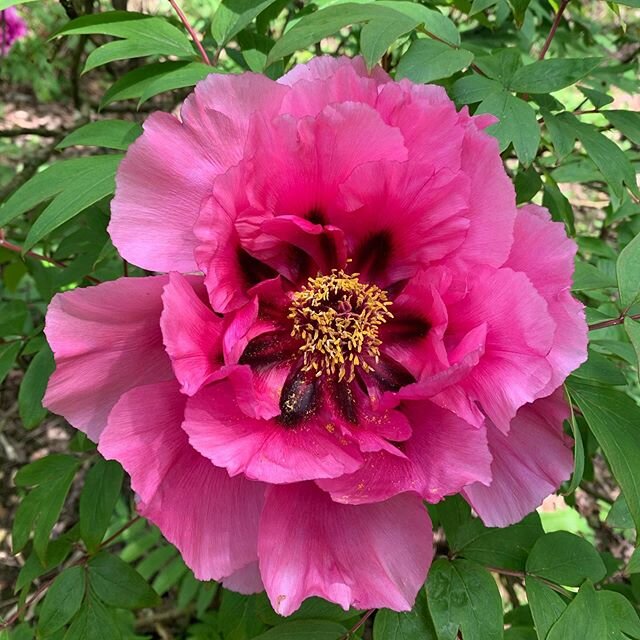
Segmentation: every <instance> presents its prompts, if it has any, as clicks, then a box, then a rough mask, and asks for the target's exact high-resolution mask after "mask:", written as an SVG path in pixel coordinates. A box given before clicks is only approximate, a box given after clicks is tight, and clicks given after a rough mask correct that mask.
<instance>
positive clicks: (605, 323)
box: [589, 313, 640, 331]
mask: <svg viewBox="0 0 640 640" xmlns="http://www.w3.org/2000/svg"><path fill="white" fill-rule="evenodd" d="M625 318H631V319H632V320H640V313H636V314H635V315H632V316H627V315H624V314H623V315H621V316H618V317H617V318H610V319H609V320H602V321H600V322H595V323H594V324H590V325H589V331H596V330H597V329H606V328H607V327H615V326H616V325H618V324H622V323H623V322H624V319H625Z"/></svg>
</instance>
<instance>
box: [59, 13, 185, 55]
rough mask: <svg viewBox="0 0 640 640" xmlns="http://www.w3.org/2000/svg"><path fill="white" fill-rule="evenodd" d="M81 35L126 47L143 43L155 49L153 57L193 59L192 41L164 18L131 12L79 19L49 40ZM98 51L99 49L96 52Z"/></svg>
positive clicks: (87, 16) (100, 14)
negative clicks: (112, 39) (117, 41)
mask: <svg viewBox="0 0 640 640" xmlns="http://www.w3.org/2000/svg"><path fill="white" fill-rule="evenodd" d="M81 34H88V35H92V34H100V35H107V36H114V37H116V38H124V39H126V40H129V41H131V42H130V43H129V44H132V43H145V44H147V45H148V46H153V47H154V48H155V50H154V53H161V54H164V55H173V56H178V57H180V56H182V57H184V56H193V55H195V50H194V48H193V45H192V44H191V41H190V40H189V38H188V37H187V36H186V35H185V34H184V33H183V32H182V31H180V29H178V28H177V27H174V26H173V25H172V24H170V23H169V22H168V21H167V20H165V19H164V18H160V17H156V16H148V15H145V14H143V13H135V12H133V11H106V12H104V13H94V14H91V15H86V16H81V17H80V18H76V19H75V20H71V22H68V23H67V24H66V25H64V27H62V28H61V29H58V31H56V32H55V33H54V34H53V35H52V36H51V37H52V38H55V37H58V36H70V35H81ZM109 44H111V43H109ZM103 46H107V45H103ZM101 48H102V47H99V49H101ZM99 49H96V51H98V50H99ZM114 59H117V58H114Z"/></svg>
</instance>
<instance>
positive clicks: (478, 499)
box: [464, 391, 573, 527]
mask: <svg viewBox="0 0 640 640" xmlns="http://www.w3.org/2000/svg"><path fill="white" fill-rule="evenodd" d="M568 416H569V411H568V407H567V405H566V402H565V400H564V398H563V395H562V392H561V391H558V392H557V393H555V394H554V395H553V396H550V397H548V398H542V399H540V400H536V401H535V402H534V403H533V404H529V405H526V406H524V407H522V409H520V411H518V414H517V415H516V417H515V418H514V419H513V422H512V423H511V429H510V430H509V433H508V434H506V435H505V434H504V433H502V432H501V431H500V430H499V429H497V428H496V427H495V426H494V425H492V424H489V426H488V428H487V432H488V435H489V447H490V449H491V453H492V454H493V463H492V464H491V474H492V476H493V481H492V483H491V485H490V486H488V487H487V486H483V485H480V484H478V483H475V484H472V485H470V486H468V487H466V489H465V491H464V494H465V496H466V498H467V500H468V501H469V502H470V504H471V506H472V507H473V508H474V509H475V510H476V511H477V513H478V515H479V516H480V517H481V518H482V520H483V522H484V523H485V524H486V525H487V526H489V527H506V526H508V525H510V524H513V523H514V522H518V521H520V520H521V519H522V518H524V516H526V515H527V514H528V513H530V512H531V511H533V510H534V509H535V508H536V507H538V506H539V505H540V504H541V503H542V501H543V500H544V498H546V497H547V496H548V495H549V494H550V493H553V492H554V491H555V490H556V489H557V488H558V487H559V486H560V484H561V483H562V482H564V481H565V480H568V479H569V477H570V475H571V471H572V469H573V455H572V451H571V446H572V440H571V438H569V437H568V436H566V435H565V434H564V431H563V429H562V423H563V420H565V419H567V418H568Z"/></svg>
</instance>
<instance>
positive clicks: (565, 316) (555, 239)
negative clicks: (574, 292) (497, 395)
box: [505, 204, 587, 394]
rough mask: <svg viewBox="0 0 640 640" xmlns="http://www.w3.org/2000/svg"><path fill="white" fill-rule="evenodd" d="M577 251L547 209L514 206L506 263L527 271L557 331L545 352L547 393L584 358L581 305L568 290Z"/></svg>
mask: <svg viewBox="0 0 640 640" xmlns="http://www.w3.org/2000/svg"><path fill="white" fill-rule="evenodd" d="M576 250H577V245H576V243H575V242H574V241H573V240H571V239H570V238H568V237H567V234H566V231H565V228H564V225H563V224H562V223H561V222H552V221H551V216H550V214H549V212H548V211H547V210H546V209H543V208H542V207H538V206H537V205H533V204H531V205H526V206H524V207H522V208H520V209H519V210H518V217H517V218H516V225H515V229H514V241H513V247H512V248H511V253H510V255H509V258H508V260H507V262H506V263H505V266H506V267H509V268H511V269H513V270H514V271H521V272H523V273H525V274H526V275H527V277H528V278H529V280H531V282H532V283H533V285H534V286H535V288H536V289H537V290H538V292H539V293H540V294H541V295H542V296H543V297H544V299H545V300H546V301H547V303H548V305H549V313H550V314H551V317H552V318H553V319H554V320H555V321H556V325H557V331H556V335H555V339H554V341H553V346H552V348H551V351H550V352H549V355H548V360H549V363H550V364H551V367H552V376H551V379H550V381H549V383H548V385H547V387H546V392H548V393H551V392H552V391H554V390H555V389H557V388H558V386H560V385H561V384H562V382H563V381H564V380H565V378H566V377H567V376H568V375H569V374H570V373H571V372H572V371H574V370H575V369H577V368H578V367H579V366H580V365H581V364H582V363H583V362H585V360H586V359H587V324H586V322H585V316H584V307H583V305H582V304H580V303H579V302H577V301H576V300H574V299H573V298H572V297H571V293H570V290H571V277H572V275H573V269H574V264H573V260H574V257H575V254H576ZM543 394H544V392H543Z"/></svg>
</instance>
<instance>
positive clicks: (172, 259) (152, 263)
mask: <svg viewBox="0 0 640 640" xmlns="http://www.w3.org/2000/svg"><path fill="white" fill-rule="evenodd" d="M286 92H287V88H286V87H284V86H283V85H280V84H277V83H275V82H273V81H271V80H269V79H267V78H265V77H264V76H262V75H258V74H250V73H247V74H242V75H238V76H234V75H223V74H211V75H209V76H207V78H206V79H205V80H203V81H202V82H199V83H198V85H197V86H196V89H195V91H194V92H193V94H191V96H189V98H187V100H186V101H185V103H184V105H183V107H182V110H181V118H182V122H180V120H178V119H177V118H175V117H174V116H172V115H169V114H164V113H155V114H152V115H151V116H150V117H149V118H148V119H147V120H146V122H145V124H144V133H143V134H142V135H141V136H140V137H139V138H138V139H137V140H136V141H135V142H134V143H133V144H132V145H131V146H130V147H129V149H128V150H127V154H126V156H125V158H124V160H123V161H122V163H121V164H120V167H119V168H118V174H117V177H116V195H115V198H114V199H113V202H112V205H111V210H112V216H111V223H110V225H109V233H110V235H111V238H112V240H113V243H114V244H115V246H116V248H117V249H118V251H119V252H120V254H121V255H122V257H123V258H126V259H127V260H129V261H130V262H132V263H133V264H136V265H138V266H139V267H143V268H144V269H150V270H152V271H180V272H182V273H185V272H191V271H197V270H198V267H197V265H196V262H195V259H194V255H193V254H194V250H195V248H196V246H197V244H198V241H197V239H196V238H195V236H194V233H193V226H194V224H195V222H196V220H197V218H198V214H199V212H200V208H201V206H202V203H203V201H204V200H205V198H206V197H207V196H208V195H209V193H210V191H211V187H212V185H213V180H214V178H215V177H216V176H218V175H220V174H221V173H224V172H225V171H227V170H228V169H229V167H232V166H234V165H236V164H237V163H238V162H239V161H240V159H241V158H242V156H243V152H244V145H245V141H246V137H247V131H248V129H249V122H250V120H251V117H252V115H253V114H254V113H255V112H257V111H260V113H261V116H262V117H268V116H269V115H270V114H271V115H275V114H276V113H277V109H278V107H279V104H280V102H281V100H282V97H283V96H284V95H285V94H286Z"/></svg>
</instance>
